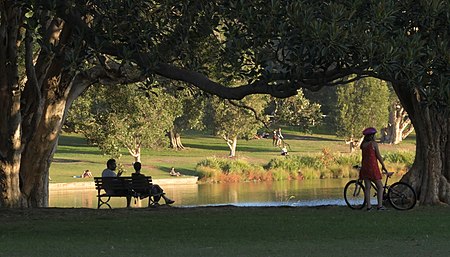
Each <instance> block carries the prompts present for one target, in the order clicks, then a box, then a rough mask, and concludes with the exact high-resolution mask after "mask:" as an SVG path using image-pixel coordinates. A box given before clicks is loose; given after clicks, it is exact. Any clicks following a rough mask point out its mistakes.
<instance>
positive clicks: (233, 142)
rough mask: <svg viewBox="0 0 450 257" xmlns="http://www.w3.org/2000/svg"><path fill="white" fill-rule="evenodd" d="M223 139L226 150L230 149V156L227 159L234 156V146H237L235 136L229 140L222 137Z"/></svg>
mask: <svg viewBox="0 0 450 257" xmlns="http://www.w3.org/2000/svg"><path fill="white" fill-rule="evenodd" d="M223 139H224V140H225V141H226V142H227V145H228V148H229V149H230V155H229V156H228V157H235V156H236V146H237V136H233V137H231V138H229V137H227V136H223Z"/></svg>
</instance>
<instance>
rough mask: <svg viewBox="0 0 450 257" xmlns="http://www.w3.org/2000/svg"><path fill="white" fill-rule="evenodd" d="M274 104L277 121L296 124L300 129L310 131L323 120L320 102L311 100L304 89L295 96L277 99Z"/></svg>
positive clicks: (289, 124)
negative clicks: (304, 92)
mask: <svg viewBox="0 0 450 257" xmlns="http://www.w3.org/2000/svg"><path fill="white" fill-rule="evenodd" d="M274 105H275V110H274V111H273V116H274V120H275V122H276V123H281V124H285V125H288V126H294V127H295V128H297V129H298V130H299V131H310V130H311V128H313V127H315V126H317V125H318V124H319V123H320V122H321V120H322V113H321V110H320V104H318V103H312V102H310V101H309V100H308V99H307V98H306V97H305V95H304V94H303V90H298V94H297V95H295V96H291V97H288V98H284V99H275V100H274Z"/></svg>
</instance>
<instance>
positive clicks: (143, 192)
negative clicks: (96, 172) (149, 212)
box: [94, 176, 156, 209]
mask: <svg viewBox="0 0 450 257" xmlns="http://www.w3.org/2000/svg"><path fill="white" fill-rule="evenodd" d="M94 181H95V189H96V190H97V200H98V201H97V209H100V207H101V206H103V205H106V206H108V207H109V208H110V209H112V208H111V205H110V204H109V201H110V200H111V198H112V197H125V198H126V199H127V208H129V207H130V205H131V198H135V201H136V200H137V199H138V198H139V199H143V198H146V197H148V206H152V205H154V204H155V203H154V201H153V196H156V195H154V194H152V193H151V192H152V190H151V188H152V186H153V184H152V177H147V176H146V177H141V178H139V179H133V178H132V177H95V178H94Z"/></svg>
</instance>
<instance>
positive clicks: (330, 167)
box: [196, 149, 414, 183]
mask: <svg viewBox="0 0 450 257" xmlns="http://www.w3.org/2000/svg"><path fill="white" fill-rule="evenodd" d="M384 161H385V163H386V165H387V166H388V168H390V169H391V171H395V172H397V173H398V174H403V173H405V172H406V170H407V169H408V167H409V166H410V165H411V164H412V163H413V161H414V153H413V152H395V153H386V154H385V156H384ZM360 163H361V155H360V154H359V153H354V154H340V153H332V152H331V151H330V150H329V149H323V150H322V153H321V154H318V155H305V156H289V157H288V158H286V157H281V156H280V157H276V158H273V159H271V160H270V161H269V163H268V164H267V165H264V166H258V165H254V164H250V163H248V162H247V161H245V160H240V159H227V158H215V157H213V158H207V159H205V160H202V161H200V162H199V163H197V166H196V171H197V172H198V173H199V174H200V175H199V179H200V180H201V181H204V182H213V183H217V182H242V181H273V180H293V179H319V178H352V177H357V176H358V171H357V170H356V169H354V168H353V166H354V165H356V164H360Z"/></svg>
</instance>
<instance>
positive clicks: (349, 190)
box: [344, 180, 366, 210]
mask: <svg viewBox="0 0 450 257" xmlns="http://www.w3.org/2000/svg"><path fill="white" fill-rule="evenodd" d="M344 199H345V203H346V204H347V206H348V207H350V208H351V209H355V210H360V209H362V208H364V206H365V205H366V201H365V199H364V186H363V184H362V183H361V181H359V180H350V181H349V182H348V183H347V184H346V185H345V187H344Z"/></svg>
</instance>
